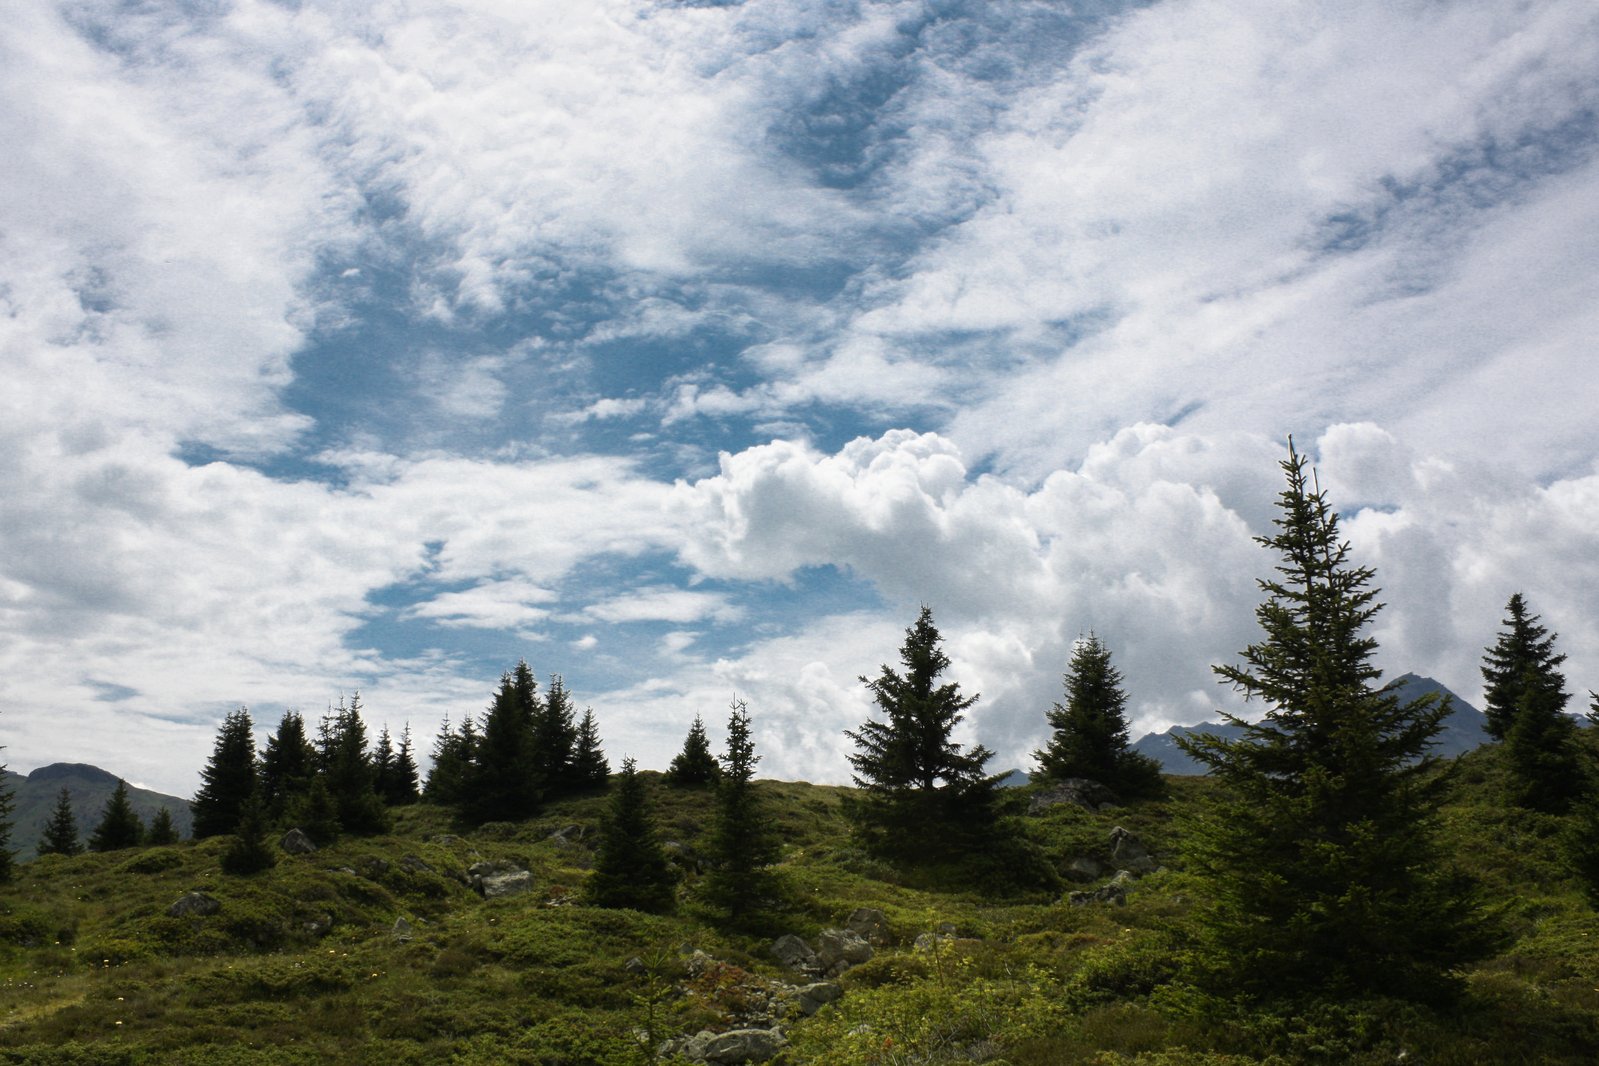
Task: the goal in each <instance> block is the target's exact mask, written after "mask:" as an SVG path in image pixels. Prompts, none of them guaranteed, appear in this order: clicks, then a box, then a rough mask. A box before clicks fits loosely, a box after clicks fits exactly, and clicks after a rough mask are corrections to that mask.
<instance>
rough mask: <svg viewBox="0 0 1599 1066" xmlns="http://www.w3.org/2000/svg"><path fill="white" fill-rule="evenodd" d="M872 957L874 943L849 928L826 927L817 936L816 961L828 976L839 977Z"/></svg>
mask: <svg viewBox="0 0 1599 1066" xmlns="http://www.w3.org/2000/svg"><path fill="white" fill-rule="evenodd" d="M871 957H872V945H870V944H868V943H867V942H866V940H865V938H863V937H860V936H857V935H856V934H854V933H851V932H850V931H848V930H847V929H824V930H822V933H821V935H820V936H818V937H817V938H816V961H817V963H818V964H819V965H820V966H821V968H822V973H824V974H825V975H827V976H828V977H837V976H838V975H839V974H841V973H843V972H844V971H845V970H848V969H849V968H850V967H852V966H859V965H860V964H861V963H863V962H866V961H867V960H869V959H870V958H871Z"/></svg>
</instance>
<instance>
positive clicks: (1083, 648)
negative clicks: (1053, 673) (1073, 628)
mask: <svg viewBox="0 0 1599 1066" xmlns="http://www.w3.org/2000/svg"><path fill="white" fill-rule="evenodd" d="M1064 681H1065V687H1066V704H1065V706H1062V705H1061V704H1059V703H1057V704H1055V705H1054V706H1053V707H1052V708H1051V710H1050V711H1049V713H1048V714H1047V716H1046V717H1047V719H1048V721H1049V725H1050V728H1051V729H1053V730H1054V733H1053V735H1052V736H1051V738H1050V742H1049V746H1048V747H1047V748H1044V749H1042V750H1039V751H1035V752H1033V757H1034V758H1035V759H1037V760H1038V773H1037V774H1036V775H1035V776H1037V777H1039V778H1043V779H1048V780H1057V781H1058V780H1062V779H1065V778H1069V777H1086V778H1090V779H1092V780H1094V781H1098V782H1099V783H1100V784H1102V785H1104V786H1105V787H1107V788H1109V789H1111V790H1112V791H1113V792H1117V793H1119V794H1121V795H1124V796H1148V795H1154V794H1156V793H1158V792H1159V791H1160V789H1161V782H1160V764H1159V763H1157V762H1156V761H1155V760H1154V759H1151V758H1149V757H1148V756H1146V755H1141V754H1140V753H1138V752H1136V751H1134V750H1132V749H1131V748H1130V747H1129V746H1128V743H1127V714H1126V712H1127V695H1126V693H1124V692H1123V691H1122V675H1121V671H1119V670H1117V669H1116V668H1115V667H1114V666H1112V665H1111V663H1110V649H1109V648H1107V647H1105V644H1104V642H1103V641H1101V640H1100V639H1099V638H1098V637H1097V636H1095V635H1094V634H1092V633H1090V634H1089V635H1088V637H1087V638H1086V639H1080V640H1078V641H1077V643H1076V645H1075V646H1074V647H1073V648H1072V656H1071V660H1070V662H1068V664H1067V667H1066V676H1065V679H1064Z"/></svg>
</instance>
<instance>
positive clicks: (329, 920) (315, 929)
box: [301, 913, 333, 939]
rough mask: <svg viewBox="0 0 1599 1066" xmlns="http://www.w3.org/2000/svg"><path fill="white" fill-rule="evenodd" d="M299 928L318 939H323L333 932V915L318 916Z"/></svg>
mask: <svg viewBox="0 0 1599 1066" xmlns="http://www.w3.org/2000/svg"><path fill="white" fill-rule="evenodd" d="M301 928H302V929H304V930H305V931H306V932H307V933H310V934H311V935H312V936H314V937H317V938H319V939H320V938H321V937H325V936H327V935H328V934H329V933H331V932H333V915H331V914H326V913H324V914H319V915H317V916H316V917H315V918H312V919H311V920H310V921H309V922H306V923H305V924H304V925H303V926H301Z"/></svg>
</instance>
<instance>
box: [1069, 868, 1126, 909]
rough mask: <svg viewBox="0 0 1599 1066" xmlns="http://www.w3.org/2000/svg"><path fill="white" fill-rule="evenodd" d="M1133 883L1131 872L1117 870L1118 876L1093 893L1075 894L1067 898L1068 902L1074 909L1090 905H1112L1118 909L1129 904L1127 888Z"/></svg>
mask: <svg viewBox="0 0 1599 1066" xmlns="http://www.w3.org/2000/svg"><path fill="white" fill-rule="evenodd" d="M1132 883H1133V875H1132V872H1131V871H1130V870H1117V871H1116V876H1115V877H1113V878H1111V879H1110V880H1109V881H1108V882H1106V883H1105V884H1104V885H1102V886H1100V887H1099V888H1096V889H1094V890H1093V891H1092V892H1073V893H1072V894H1071V895H1069V896H1067V897H1066V901H1067V902H1068V903H1070V904H1071V905H1072V906H1074V907H1084V906H1087V905H1088V904H1090V903H1110V904H1114V905H1115V906H1117V907H1122V906H1126V904H1127V886H1128V885H1130V884H1132Z"/></svg>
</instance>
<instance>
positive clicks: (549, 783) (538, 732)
mask: <svg viewBox="0 0 1599 1066" xmlns="http://www.w3.org/2000/svg"><path fill="white" fill-rule="evenodd" d="M576 746H577V723H576V721H575V720H574V715H573V712H572V696H571V694H570V693H569V692H567V691H566V683H565V682H564V681H563V680H562V679H561V675H560V674H551V675H550V690H549V692H548V693H546V694H545V696H544V701H543V703H542V704H541V705H540V707H539V709H538V713H537V714H536V715H535V716H534V718H533V773H534V774H535V775H536V776H537V777H538V779H539V780H541V781H543V782H544V783H545V789H546V790H547V791H548V793H549V794H550V795H551V796H561V795H568V794H570V793H571V792H573V791H575V789H576V782H575V780H574V777H573V771H572V760H573V757H574V756H575V755H576V750H575V749H576Z"/></svg>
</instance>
